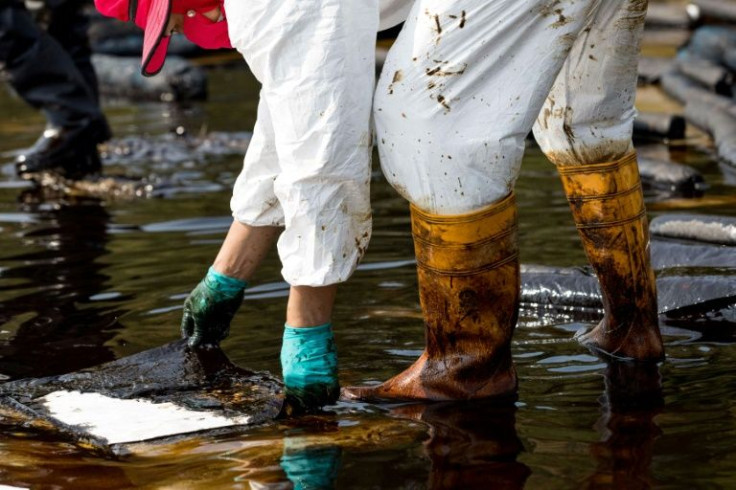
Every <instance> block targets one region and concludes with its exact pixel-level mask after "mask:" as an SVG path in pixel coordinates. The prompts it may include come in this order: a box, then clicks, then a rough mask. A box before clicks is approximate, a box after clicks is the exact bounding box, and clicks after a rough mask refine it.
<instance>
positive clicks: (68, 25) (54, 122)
mask: <svg viewBox="0 0 736 490" xmlns="http://www.w3.org/2000/svg"><path fill="white" fill-rule="evenodd" d="M35 3H36V4H37V5H36V6H35V9H34V13H35V17H36V18H37V19H38V20H39V22H38V23H37V22H36V20H35V19H34V15H32V13H31V12H30V11H29V10H28V9H27V8H26V6H25V4H24V3H23V2H22V1H21V0H0V75H2V76H3V77H4V78H6V79H7V80H8V82H9V83H10V85H11V86H12V87H13V88H14V89H15V91H16V92H17V93H18V94H19V95H20V97H21V98H23V100H25V101H26V102H28V103H29V104H30V105H32V106H33V107H35V108H38V109H41V111H42V112H43V114H44V116H45V117H46V120H47V125H46V129H45V130H44V131H43V133H42V134H41V137H40V138H39V139H38V140H37V141H36V143H35V144H34V145H33V146H32V147H31V148H30V149H28V150H27V151H25V152H23V153H22V154H21V155H19V156H18V158H17V159H16V172H17V173H18V175H19V176H26V175H27V174H33V173H37V172H43V171H48V172H53V173H57V174H59V175H61V176H63V177H67V178H72V179H78V178H82V177H84V176H86V175H90V174H95V173H99V172H100V170H101V165H100V157H99V154H98V152H97V144H98V143H101V142H103V141H105V140H107V139H109V138H110V128H109V126H108V124H107V121H106V119H105V116H104V115H103V113H102V110H101V109H100V103H99V94H98V89H97V78H96V76H95V72H94V69H93V68H92V64H91V61H90V57H91V51H90V47H89V40H88V38H87V27H88V24H89V21H88V18H87V16H86V15H84V13H83V12H82V11H81V10H82V7H83V5H84V1H83V0H45V1H40V2H35Z"/></svg>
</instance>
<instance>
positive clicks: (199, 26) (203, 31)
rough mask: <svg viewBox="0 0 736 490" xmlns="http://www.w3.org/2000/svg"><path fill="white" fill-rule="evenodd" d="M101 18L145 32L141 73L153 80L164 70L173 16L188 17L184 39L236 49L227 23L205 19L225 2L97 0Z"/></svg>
mask: <svg viewBox="0 0 736 490" xmlns="http://www.w3.org/2000/svg"><path fill="white" fill-rule="evenodd" d="M95 6H96V7H97V10H99V11H100V13H101V14H103V15H106V16H108V17H114V18H116V19H120V20H124V21H130V20H132V21H134V22H135V23H136V25H137V26H138V27H140V28H141V29H143V32H144V34H143V58H142V59H141V72H142V73H143V75H145V76H153V75H155V74H156V73H158V72H159V71H161V68H162V67H163V66H164V61H165V59H166V50H167V49H168V47H169V41H170V39H171V38H170V37H169V36H167V35H166V33H165V32H164V31H165V29H166V26H167V24H168V23H169V17H170V16H171V14H172V13H177V14H183V15H184V25H183V31H184V35H185V36H186V37H187V38H188V39H189V40H190V41H192V42H193V43H195V44H197V45H199V46H201V47H203V48H205V49H219V48H232V45H231V44H230V39H229V38H228V35H227V21H226V20H224V19H223V20H222V21H220V22H212V21H211V20H209V19H207V18H206V17H204V16H203V15H202V13H204V12H208V11H211V10H213V9H214V8H216V7H220V10H221V11H222V12H223V16H224V10H223V8H222V0H95Z"/></svg>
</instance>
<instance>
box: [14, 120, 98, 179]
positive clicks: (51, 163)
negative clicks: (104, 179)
mask: <svg viewBox="0 0 736 490" xmlns="http://www.w3.org/2000/svg"><path fill="white" fill-rule="evenodd" d="M110 136H111V132H110V128H109V126H108V125H107V121H106V120H105V119H104V117H103V118H98V119H91V118H89V119H83V120H81V121H79V122H77V123H75V124H71V125H69V126H65V127H59V126H52V125H49V126H47V127H46V129H45V130H44V132H43V133H42V134H41V136H40V137H39V138H38V140H37V141H36V142H35V143H34V145H33V146H32V147H30V148H29V149H28V150H26V151H25V152H23V153H22V154H21V155H19V156H18V157H17V158H16V160H15V171H16V173H17V175H18V176H19V177H21V178H25V179H33V178H35V176H36V175H38V174H40V173H43V172H49V173H52V174H56V175H59V176H61V177H64V178H66V179H72V180H79V179H83V178H85V177H88V176H94V175H98V174H100V173H101V171H102V164H101V162H100V155H99V152H98V150H97V144H98V143H102V142H104V141H107V140H108V139H110Z"/></svg>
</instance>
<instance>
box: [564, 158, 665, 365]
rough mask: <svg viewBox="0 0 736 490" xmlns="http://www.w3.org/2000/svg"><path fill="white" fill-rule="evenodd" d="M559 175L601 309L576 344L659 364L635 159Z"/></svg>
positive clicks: (651, 279) (652, 286)
mask: <svg viewBox="0 0 736 490" xmlns="http://www.w3.org/2000/svg"><path fill="white" fill-rule="evenodd" d="M558 170H559V173H560V176H561V177H562V184H563V187H564V189H565V194H566V195H567V199H568V201H569V202H570V208H571V209H572V214H573V217H574V219H575V223H576V224H577V228H578V232H579V234H580V237H581V239H582V241H583V247H584V248H585V253H586V254H587V256H588V260H589V261H590V263H591V265H592V266H593V269H594V270H595V273H596V275H597V276H598V281H599V283H600V286H601V293H602V294H603V307H604V309H605V316H604V318H603V320H602V321H601V322H600V323H599V324H598V326H596V327H595V328H594V329H593V330H591V331H590V332H588V333H587V334H585V335H582V336H580V337H579V340H580V341H581V342H582V343H583V344H584V345H586V346H588V347H589V348H591V349H593V350H596V351H599V352H602V353H606V354H608V355H611V356H613V357H617V358H626V359H635V360H661V359H662V358H663V357H664V347H663V345H662V336H661V334H660V332H659V324H658V320H657V289H656V282H655V278H654V271H653V270H652V266H651V263H650V259H649V227H648V223H647V216H646V209H645V207H644V197H643V195H642V190H641V180H640V178H639V168H638V165H637V162H636V154H634V153H632V154H630V155H628V156H626V157H624V158H622V159H620V160H617V161H614V162H610V163H601V164H595V165H583V166H575V167H558Z"/></svg>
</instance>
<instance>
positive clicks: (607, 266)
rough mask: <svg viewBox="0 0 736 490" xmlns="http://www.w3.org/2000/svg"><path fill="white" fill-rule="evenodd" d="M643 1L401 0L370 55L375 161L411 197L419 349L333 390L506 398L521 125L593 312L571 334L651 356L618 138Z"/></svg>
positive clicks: (654, 337)
mask: <svg viewBox="0 0 736 490" xmlns="http://www.w3.org/2000/svg"><path fill="white" fill-rule="evenodd" d="M646 10H647V0H415V1H414V2H413V4H412V7H411V12H410V13H409V16H408V19H407V21H406V23H405V25H404V27H403V30H402V31H401V33H400V35H399V37H398V39H397V40H396V43H395V44H394V45H393V47H392V48H391V50H390V52H389V54H388V57H387V60H386V63H385V65H384V67H383V72H382V74H381V77H380V80H379V82H378V86H377V89H376V95H375V104H374V116H375V121H376V130H377V141H378V149H379V155H380V158H381V164H382V168H383V172H384V174H385V176H386V178H387V179H388V181H389V182H390V183H391V184H392V185H393V186H394V188H395V189H396V190H397V191H398V192H399V193H400V194H401V195H403V196H404V197H405V198H406V199H407V200H408V201H409V202H410V203H411V212H412V231H413V235H414V243H415V251H416V257H417V269H418V280H419V293H420V300H421V304H422V309H423V313H424V319H425V328H426V349H425V351H424V353H423V354H422V355H421V356H420V358H419V359H418V360H417V361H416V362H415V363H414V364H413V365H412V366H410V367H409V368H408V369H406V370H405V371H403V372H402V373H400V374H399V375H397V376H395V377H394V378H392V379H390V380H388V381H386V382H384V383H382V384H380V385H377V386H369V387H354V388H346V389H345V390H344V395H345V397H346V398H359V399H409V400H416V399H429V400H448V399H472V398H481V397H492V396H497V395H498V396H501V395H508V394H513V393H514V392H515V390H516V385H517V379H516V373H515V370H514V366H513V363H512V360H511V354H510V341H511V336H512V332H513V329H514V326H515V324H516V320H517V311H518V302H519V259H518V248H517V241H516V234H517V226H516V204H515V198H514V194H513V189H514V183H515V181H516V178H517V176H518V174H519V168H520V164H521V160H522V156H523V153H524V145H525V138H526V136H527V135H528V134H529V132H530V131H531V130H532V129H533V130H534V135H535V137H536V140H537V142H538V143H539V144H540V145H541V147H542V150H543V151H544V153H545V154H546V155H547V157H548V158H549V159H550V160H551V161H552V163H554V164H555V165H556V166H557V168H558V171H559V173H560V175H561V177H562V181H563V187H564V190H565V193H566V195H567V197H568V200H569V202H570V207H571V209H572V212H573V217H574V219H575V222H576V224H577V228H578V231H579V234H580V236H581V238H582V241H583V245H584V248H585V250H586V253H587V256H588V258H589V260H590V262H591V264H592V266H593V268H594V270H595V272H596V274H597V276H598V279H599V282H600V286H601V292H602V294H603V304H604V309H605V316H604V318H603V320H602V321H601V322H600V324H598V325H597V326H596V327H595V328H593V329H592V330H591V331H590V332H588V333H586V334H584V335H581V336H580V337H579V338H580V340H581V341H582V343H583V344H584V345H586V346H588V347H590V348H591V349H593V350H595V351H596V352H599V353H602V354H605V355H606V356H610V357H612V358H623V359H634V360H637V361H659V360H661V359H662V358H663V356H664V350H663V346H662V339H661V335H660V332H659V327H658V322H657V304H656V286H655V280H654V274H653V271H652V268H651V265H650V259H649V237H648V228H647V218H646V214H645V208H644V202H643V197H642V191H641V184H640V180H639V173H638V167H637V163H636V156H635V153H634V149H633V145H632V141H631V136H632V127H633V119H634V116H635V110H634V97H635V92H636V80H637V59H638V53H639V48H640V39H641V34H642V29H643V25H644V18H645V15H646Z"/></svg>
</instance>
